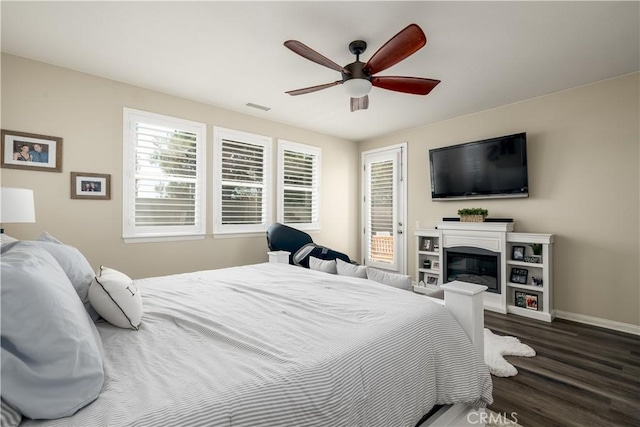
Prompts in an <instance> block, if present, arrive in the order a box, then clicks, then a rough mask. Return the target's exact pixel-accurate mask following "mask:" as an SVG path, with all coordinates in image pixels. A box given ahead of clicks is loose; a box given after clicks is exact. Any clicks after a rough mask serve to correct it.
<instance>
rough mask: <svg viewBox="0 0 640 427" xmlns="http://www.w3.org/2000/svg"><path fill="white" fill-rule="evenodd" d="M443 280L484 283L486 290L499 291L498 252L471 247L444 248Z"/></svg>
mask: <svg viewBox="0 0 640 427" xmlns="http://www.w3.org/2000/svg"><path fill="white" fill-rule="evenodd" d="M444 255H445V257H444V258H445V265H444V271H445V273H446V275H445V282H452V281H454V280H460V281H462V282H468V283H476V284H478V285H485V286H486V287H487V288H488V289H487V292H493V293H500V257H499V254H497V253H495V252H491V251H488V250H485V249H480V248H473V247H455V248H445V250H444Z"/></svg>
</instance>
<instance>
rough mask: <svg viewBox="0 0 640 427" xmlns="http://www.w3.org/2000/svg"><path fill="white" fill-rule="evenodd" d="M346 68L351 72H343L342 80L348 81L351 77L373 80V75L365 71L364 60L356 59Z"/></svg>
mask: <svg viewBox="0 0 640 427" xmlns="http://www.w3.org/2000/svg"><path fill="white" fill-rule="evenodd" d="M344 68H345V69H346V70H347V71H349V72H350V73H351V74H345V73H342V81H343V82H346V81H347V80H351V79H364V80H369V81H371V76H370V75H369V74H368V73H366V72H365V71H364V69H363V68H364V62H360V61H355V62H352V63H351V64H348V65H345V66H344Z"/></svg>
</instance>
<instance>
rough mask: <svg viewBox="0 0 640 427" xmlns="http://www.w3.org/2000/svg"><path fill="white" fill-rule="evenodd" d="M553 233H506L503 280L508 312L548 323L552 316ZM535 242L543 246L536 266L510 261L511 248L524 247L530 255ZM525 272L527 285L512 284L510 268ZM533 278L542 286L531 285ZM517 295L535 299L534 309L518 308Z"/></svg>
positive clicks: (553, 312) (526, 254) (553, 315)
mask: <svg viewBox="0 0 640 427" xmlns="http://www.w3.org/2000/svg"><path fill="white" fill-rule="evenodd" d="M554 241H555V236H554V235H553V234H538V233H515V232H511V233H507V254H506V255H507V277H506V280H505V283H506V285H507V286H506V289H505V290H504V292H506V293H507V294H506V302H507V313H513V314H517V315H519V316H524V317H529V318H532V319H537V320H543V321H546V322H551V321H552V320H553V318H554V317H555V310H554V308H553V264H552V263H553V243H554ZM534 243H537V244H540V245H542V256H541V259H540V262H539V263H533V262H525V261H520V260H514V259H513V247H514V246H522V247H524V255H525V256H530V255H532V254H533V251H532V248H531V246H530V245H532V244H534ZM514 268H515V269H520V270H522V269H525V270H527V280H526V283H514V282H512V281H511V272H512V269H514ZM532 277H538V278H541V279H542V286H537V285H534V284H533V282H532V279H531V278H532ZM516 292H522V293H523V295H524V296H525V300H524V301H525V306H526V296H527V295H529V296H535V297H536V299H537V301H536V302H537V304H536V309H531V308H526V307H519V306H517V305H516V304H517V302H516Z"/></svg>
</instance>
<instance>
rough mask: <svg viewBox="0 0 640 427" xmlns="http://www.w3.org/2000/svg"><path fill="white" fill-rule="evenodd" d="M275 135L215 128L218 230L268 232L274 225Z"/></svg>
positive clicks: (215, 199) (215, 200)
mask: <svg viewBox="0 0 640 427" xmlns="http://www.w3.org/2000/svg"><path fill="white" fill-rule="evenodd" d="M270 160H271V138H268V137H266V136H262V135H255V134H252V133H247V132H241V131H236V130H232V129H223V128H218V127H216V128H214V165H215V171H214V174H215V197H214V212H215V218H214V232H215V233H221V234H223V233H252V232H264V231H265V230H266V229H267V227H268V226H269V225H270V224H271V194H272V193H271V191H270V189H271V168H270Z"/></svg>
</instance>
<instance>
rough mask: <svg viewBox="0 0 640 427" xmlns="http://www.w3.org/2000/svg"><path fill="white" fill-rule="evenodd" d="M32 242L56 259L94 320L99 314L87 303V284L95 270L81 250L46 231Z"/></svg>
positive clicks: (91, 279) (89, 284) (89, 282)
mask: <svg viewBox="0 0 640 427" xmlns="http://www.w3.org/2000/svg"><path fill="white" fill-rule="evenodd" d="M34 244H36V245H37V246H40V247H42V248H44V249H46V250H47V252H49V253H50V254H51V255H53V257H54V258H55V259H56V261H58V264H60V266H61V267H62V269H63V270H64V272H65V273H66V275H67V277H68V278H69V280H70V281H71V283H72V284H73V287H74V288H75V289H76V292H77V293H78V296H79V297H80V300H81V301H82V303H83V304H84V307H85V308H86V309H87V313H89V316H91V319H92V320H93V321H94V322H96V321H97V320H98V319H99V318H100V316H98V313H97V312H96V311H95V310H94V309H93V307H91V304H90V303H89V286H91V282H92V281H93V278H94V276H95V272H94V271H93V268H92V267H91V264H89V261H87V259H86V258H85V256H84V255H83V254H82V252H80V251H79V250H78V249H77V248H74V247H73V246H69V245H65V244H64V243H62V242H61V241H60V240H58V239H56V238H55V237H53V236H51V235H50V234H49V233H47V232H46V231H45V232H43V233H42V234H41V235H40V236H39V237H38V239H37V240H36V241H35V242H34Z"/></svg>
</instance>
